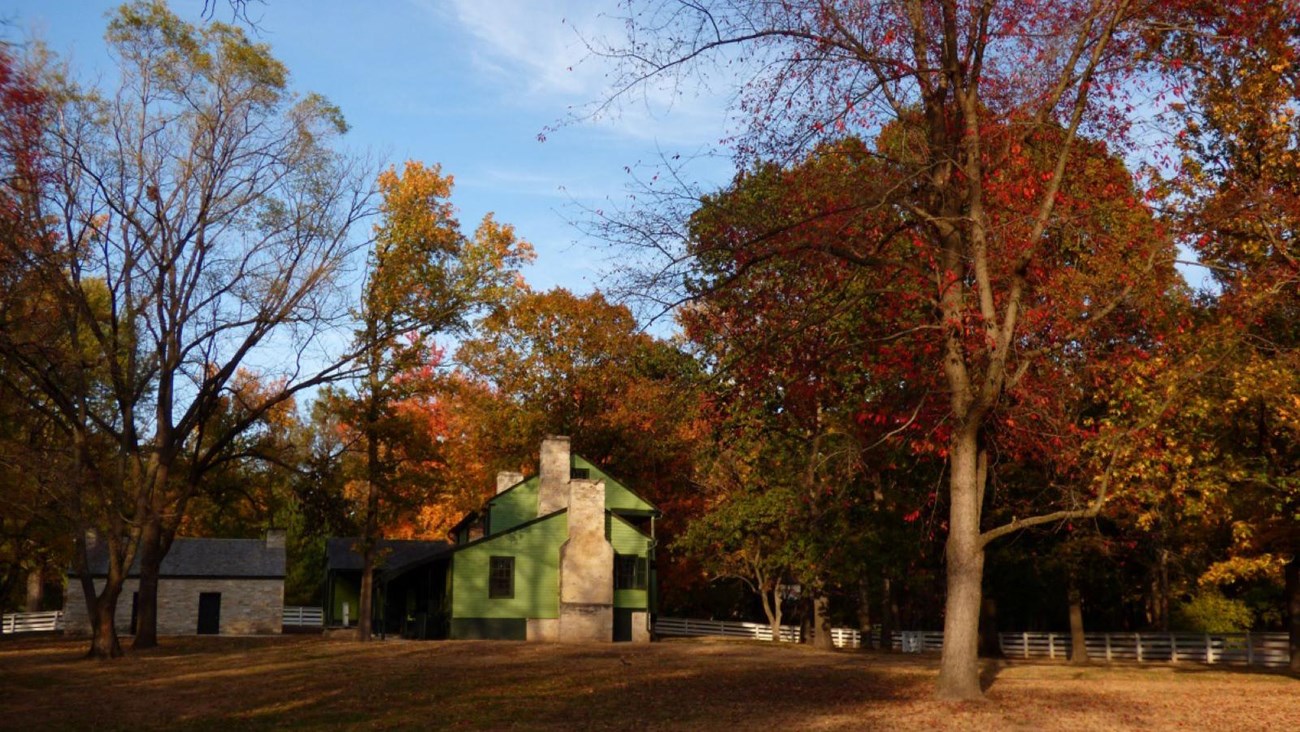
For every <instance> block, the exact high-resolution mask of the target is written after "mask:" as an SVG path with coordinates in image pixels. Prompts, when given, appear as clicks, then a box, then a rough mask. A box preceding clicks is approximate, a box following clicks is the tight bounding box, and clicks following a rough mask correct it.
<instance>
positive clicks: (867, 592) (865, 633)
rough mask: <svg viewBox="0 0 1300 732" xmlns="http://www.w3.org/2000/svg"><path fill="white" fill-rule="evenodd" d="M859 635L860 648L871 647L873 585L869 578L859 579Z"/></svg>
mask: <svg viewBox="0 0 1300 732" xmlns="http://www.w3.org/2000/svg"><path fill="white" fill-rule="evenodd" d="M857 615H858V637H859V638H861V643H860V645H859V647H860V648H870V647H871V586H870V585H869V584H868V581H867V578H866V577H863V578H861V579H859V580H858V613H857Z"/></svg>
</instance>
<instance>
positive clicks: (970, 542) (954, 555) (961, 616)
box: [938, 425, 984, 700]
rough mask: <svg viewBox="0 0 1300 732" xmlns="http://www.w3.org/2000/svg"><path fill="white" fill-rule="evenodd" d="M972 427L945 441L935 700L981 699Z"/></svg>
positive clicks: (980, 568) (980, 573)
mask: <svg viewBox="0 0 1300 732" xmlns="http://www.w3.org/2000/svg"><path fill="white" fill-rule="evenodd" d="M977 435H978V432H977V428H976V427H973V426H969V425H968V426H966V427H965V428H964V429H959V430H954V432H953V437H952V439H951V440H950V441H949V444H950V446H951V447H950V455H951V471H952V472H951V474H950V475H949V479H948V492H949V495H950V497H951V500H952V503H951V505H950V507H949V514H948V515H949V529H948V542H947V544H946V555H947V556H946V561H947V578H948V596H947V598H946V601H945V603H944V618H943V656H942V657H941V659H940V661H939V686H938V696H939V698H940V699H950V700H961V699H981V698H983V693H982V692H981V690H980V670H979V624H980V596H981V587H982V584H983V581H984V546H983V543H982V542H981V541H980V497H981V496H980V493H981V491H980V486H979V477H980V475H979V469H978V463H979V443H978V440H977Z"/></svg>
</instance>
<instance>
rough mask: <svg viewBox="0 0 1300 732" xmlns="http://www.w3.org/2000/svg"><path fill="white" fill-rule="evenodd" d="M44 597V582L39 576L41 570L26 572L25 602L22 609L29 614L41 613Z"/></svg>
mask: <svg viewBox="0 0 1300 732" xmlns="http://www.w3.org/2000/svg"><path fill="white" fill-rule="evenodd" d="M44 597H45V582H44V578H43V577H42V576H41V570H40V569H39V568H38V569H33V570H29V571H28V572H27V602H26V603H25V604H24V605H23V608H24V609H25V610H26V611H27V612H29V613H38V612H40V611H41V601H42V600H43V599H44Z"/></svg>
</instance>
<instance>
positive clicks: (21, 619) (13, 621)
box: [0, 610, 63, 635]
mask: <svg viewBox="0 0 1300 732" xmlns="http://www.w3.org/2000/svg"><path fill="white" fill-rule="evenodd" d="M60 630H63V611H62V610H51V611H49V612H44V613H5V614H4V617H3V619H0V633H4V634H6V635H8V634H11V633H54V632H57V631H60Z"/></svg>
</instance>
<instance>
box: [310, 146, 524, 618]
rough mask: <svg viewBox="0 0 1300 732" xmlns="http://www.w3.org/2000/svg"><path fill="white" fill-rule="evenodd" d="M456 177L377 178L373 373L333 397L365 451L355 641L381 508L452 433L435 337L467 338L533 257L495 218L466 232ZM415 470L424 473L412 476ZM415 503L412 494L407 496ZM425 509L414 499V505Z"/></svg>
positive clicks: (429, 464) (369, 333)
mask: <svg viewBox="0 0 1300 732" xmlns="http://www.w3.org/2000/svg"><path fill="white" fill-rule="evenodd" d="M451 187H452V179H451V177H450V176H444V175H442V172H441V169H440V168H439V167H438V166H433V167H432V168H430V167H426V166H424V165H422V164H420V163H416V162H408V163H407V164H406V166H405V167H404V168H403V170H402V172H401V174H400V175H399V174H398V173H397V171H396V170H393V169H389V170H388V171H385V172H384V173H383V174H381V175H380V177H379V190H380V193H381V194H382V196H383V201H382V203H381V205H380V215H381V220H380V223H379V224H378V225H377V226H376V229H375V248H374V250H373V251H372V252H371V255H370V269H369V274H368V279H367V281H366V284H365V287H364V290H363V301H362V305H361V309H360V312H359V317H360V321H361V328H360V330H359V331H358V332H357V343H358V348H359V350H361V351H362V352H364V354H365V355H364V359H363V363H364V369H363V371H362V374H361V375H360V376H359V380H358V389H357V394H356V396H355V397H354V398H349V397H345V396H343V395H341V394H337V393H336V394H335V395H334V398H335V402H336V406H335V410H336V411H337V412H338V413H339V414H340V415H342V416H343V419H344V422H345V423H346V424H347V425H349V426H350V427H351V428H352V429H353V430H355V433H356V439H357V441H358V442H359V444H360V445H361V446H362V447H363V449H364V450H365V458H364V464H365V475H364V485H365V495H364V499H363V501H362V508H361V515H362V517H363V518H362V521H361V524H362V532H361V542H360V544H361V545H360V546H359V547H358V548H357V549H358V551H359V552H360V553H361V556H362V573H361V607H360V608H359V616H358V621H357V638H358V640H362V641H367V640H370V635H371V601H372V586H373V582H374V570H375V564H376V560H377V556H376V551H377V550H378V545H379V540H380V539H381V538H382V534H381V531H382V529H383V525H384V523H385V522H384V520H383V518H382V510H381V509H382V507H381V504H382V503H383V502H384V501H386V500H387V501H393V500H394V499H396V498H397V492H398V488H399V486H402V487H404V488H406V489H409V488H410V487H412V486H414V485H417V484H418V482H419V481H418V480H417V478H418V477H421V476H422V477H425V478H427V477H429V476H428V473H429V472H431V471H433V470H436V467H435V466H434V460H435V453H436V451H437V450H436V445H437V442H438V438H440V437H441V436H442V434H443V433H444V432H445V427H443V426H442V425H441V424H439V425H436V426H435V425H432V424H431V423H430V419H431V418H433V417H435V416H438V415H437V410H436V409H435V408H434V407H435V402H434V400H433V398H432V397H433V394H432V391H433V388H434V385H433V384H432V383H431V382H430V376H431V375H432V372H433V370H435V369H436V368H437V367H438V358H439V357H438V355H437V354H436V353H435V352H434V351H433V350H432V349H431V346H430V343H431V339H432V337H433V336H435V335H443V334H463V333H465V332H466V330H467V328H468V327H469V325H470V322H471V319H472V318H473V317H474V316H475V315H476V314H478V313H481V312H484V311H487V310H490V309H492V308H499V307H501V306H502V305H503V304H504V303H506V302H508V301H509V300H510V299H511V298H512V297H513V296H514V294H515V292H514V291H515V288H516V287H517V286H518V284H519V282H520V281H521V280H520V277H519V273H518V267H519V266H520V265H521V264H523V263H525V262H527V261H528V260H530V259H531V258H532V248H531V247H530V246H529V245H528V243H527V242H524V241H521V240H519V239H517V238H516V236H515V233H514V229H513V228H512V227H510V226H503V225H501V224H498V223H497V222H496V221H495V220H494V219H493V218H492V216H491V214H489V215H488V216H486V217H484V219H483V222H482V223H481V224H480V225H479V227H478V230H477V231H476V232H475V233H474V236H472V237H466V236H465V235H464V234H462V233H461V231H460V225H459V223H458V222H457V221H456V218H455V209H454V207H453V206H452V205H451V203H450V200H449V199H450V196H451ZM412 463H417V464H420V465H422V469H421V468H415V469H413V468H412V465H411V464H412ZM408 498H413V496H408ZM422 502H425V501H408V503H407V505H408V507H410V506H413V505H415V504H416V503H422Z"/></svg>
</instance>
